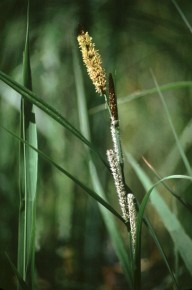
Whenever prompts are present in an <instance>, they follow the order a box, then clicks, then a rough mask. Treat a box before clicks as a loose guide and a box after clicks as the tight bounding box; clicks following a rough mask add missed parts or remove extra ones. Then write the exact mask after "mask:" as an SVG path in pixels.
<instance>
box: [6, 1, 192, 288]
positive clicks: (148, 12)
mask: <svg viewBox="0 0 192 290" xmlns="http://www.w3.org/2000/svg"><path fill="white" fill-rule="evenodd" d="M31 2H32V3H31V8H30V54H31V66H32V79H33V91H34V92H35V93H36V94H37V95H38V96H39V97H41V98H43V99H44V100H46V101H47V102H48V103H49V104H51V105H53V106H54V107H55V108H56V109H57V110H58V111H59V112H61V113H62V114H63V115H64V116H65V117H66V118H67V119H68V120H69V121H70V122H71V123H72V124H73V125H74V126H75V127H76V128H79V120H78V108H77V97H76V94H77V93H76V87H75V80H74V66H73V49H76V50H77V51H78V44H77V41H76V27H77V25H78V24H79V23H82V24H83V25H84V26H85V27H86V28H87V30H88V31H89V33H90V35H91V36H92V37H93V39H94V42H95V43H96V45H97V48H98V49H99V51H100V53H101V55H102V58H103V65H104V67H105V69H106V72H107V73H109V72H112V73H113V74H114V75H115V83H116V90H117V95H118V100H119V116H120V127H121V137H122V143H123V149H124V151H127V152H129V153H131V154H132V155H133V156H134V157H135V158H136V159H137V160H138V162H139V164H140V165H141V166H142V167H143V168H144V171H145V172H147V174H148V175H149V176H150V177H151V180H152V181H153V182H155V181H156V177H155V176H154V174H153V173H152V172H151V170H150V169H148V167H147V166H146V164H145V163H144V161H143V159H142V156H144V157H145V158H146V159H147V160H148V161H149V162H150V163H151V164H152V165H153V166H154V168H155V169H156V170H157V171H158V172H159V174H160V175H161V176H167V175H170V174H186V169H185V167H184V165H183V162H182V161H181V158H180V155H179V152H178V149H177V148H176V145H175V139H174V136H173V134H172V131H171V129H170V126H169V124H168V120H167V117H166V114H165V111H164V108H163V106H162V103H161V101H160V98H159V96H158V94H157V93H153V94H150V95H145V96H143V97H142V96H141V97H135V98H133V99H132V100H131V101H129V97H130V96H131V95H132V94H134V93H135V94H136V93H138V94H139V93H140V92H142V91H144V90H147V89H150V88H154V87H155V84H154V81H153V78H152V76H151V73H150V69H152V70H153V72H154V74H155V76H156V78H157V80H158V83H159V85H165V84H169V83H176V82H180V81H191V74H192V72H191V62H192V55H191V46H192V35H191V33H190V31H189V29H188V28H187V26H186V24H185V23H184V21H183V20H182V18H181V16H180V15H179V13H178V11H177V10H176V8H175V6H174V5H173V3H172V2H171V1H160V2H159V1H140V0H136V1H131V0H130V1H124V0H118V1H116V0H111V1H109V0H103V1H99V0H92V1H90V0H82V1H69V0H63V1H51V0H47V1H31ZM178 4H179V5H180V8H181V9H182V11H183V13H184V15H185V16H186V18H187V19H188V20H189V21H190V16H191V9H192V2H190V1H178ZM0 16H1V17H0V19H1V20H0V39H1V42H0V69H1V70H2V71H3V72H5V73H7V74H8V75H11V76H12V77H13V78H14V79H15V80H17V81H19V82H20V83H21V82H22V53H23V48H24V41H25V29H26V1H24V0H17V1H16V0H6V1H5V0H1V1H0ZM79 57H80V54H79ZM80 64H81V69H82V72H83V77H84V85H85V92H86V99H87V107H88V110H89V112H90V115H89V118H90V124H91V135H92V142H93V143H94V145H95V146H96V148H98V150H99V151H100V152H101V154H102V155H103V156H104V157H105V152H106V149H108V147H110V146H111V139H110V131H109V120H108V113H107V112H106V110H105V108H104V106H100V105H102V104H103V103H104V100H103V98H101V97H99V96H98V95H97V94H96V93H95V91H94V87H93V86H92V84H91V82H90V80H89V78H88V77H87V74H86V69H85V67H84V65H83V64H82V61H81V59H80ZM163 95H164V97H165V100H166V103H167V106H168V108H169V112H170V115H171V117H172V121H173V123H174V127H175V130H176V132H177V134H178V136H179V138H180V140H181V143H182V145H183V148H184V149H185V152H186V156H187V158H188V160H189V161H190V160H191V156H192V137H191V129H192V123H191V121H192V120H191V106H192V83H191V84H190V83H188V85H186V86H183V87H178V89H174V90H169V91H164V92H163ZM0 96H1V98H0V110H1V111H0V121H1V125H3V126H5V127H7V128H9V129H11V130H12V131H14V132H16V133H18V132H19V106H20V97H19V96H18V94H17V93H16V92H15V91H13V90H11V89H10V88H9V87H8V86H6V85H5V84H3V83H2V82H1V83H0ZM126 100H127V101H126ZM98 106H99V107H98ZM96 109H97V110H96ZM36 113H37V117H36V121H37V126H38V138H39V142H38V143H39V148H40V149H41V150H43V151H44V152H46V154H47V155H48V156H50V157H51V158H52V159H54V160H55V161H56V162H58V163H60V164H61V165H62V166H63V167H64V168H67V170H68V171H69V172H71V173H73V174H74V176H76V177H78V179H80V180H82V181H84V182H85V183H86V184H87V185H88V186H90V187H91V186H92V185H91V181H90V176H89V171H88V161H89V160H88V158H87V151H86V150H85V148H84V146H83V145H82V144H81V142H79V140H77V139H76V138H75V137H74V136H72V135H71V134H70V133H69V132H67V131H65V130H64V129H63V128H62V127H61V126H59V125H58V124H56V122H54V121H52V120H51V119H50V118H49V117H48V116H46V115H45V114H44V113H43V112H41V111H40V110H38V109H37V110H36ZM0 134H1V137H0V138H1V139H0V140H1V150H0V201H1V210H0V245H1V253H2V254H1V256H0V265H1V269H3V271H2V270H1V271H0V287H1V288H3V289H5V290H6V289H10V290H12V289H15V284H14V277H13V274H12V273H11V270H10V267H9V265H8V263H7V262H6V260H5V258H4V256H3V251H6V252H7V253H9V256H10V257H11V258H12V260H13V261H14V262H15V263H16V250H17V227H18V208H19V186H18V180H19V176H18V166H19V165H18V156H19V144H18V141H17V140H14V138H13V137H11V136H10V135H8V134H7V133H6V132H4V131H3V130H2V129H1V132H0ZM95 162H96V165H97V167H98V169H99V171H98V172H101V179H102V182H103V186H104V188H105V190H106V192H107V194H108V196H109V198H110V201H111V203H112V204H113V205H114V206H115V207H116V208H117V209H118V203H117V198H116V195H115V189H114V185H113V182H112V178H111V176H110V175H109V173H108V172H107V171H106V170H105V169H104V168H103V165H102V164H101V162H100V161H99V160H96V161H95ZM125 164H126V180H127V183H128V185H129V186H130V187H131V188H132V190H133V192H134V193H135V194H136V195H137V197H138V198H139V199H140V200H141V198H142V197H143V196H144V193H145V190H144V188H143V186H142V184H141V183H140V181H139V180H138V178H137V176H136V175H135V173H134V171H133V169H132V168H131V166H130V164H129V163H128V162H125ZM169 185H170V186H172V187H173V189H174V191H175V192H176V193H177V194H178V195H180V196H182V197H184V198H185V199H186V200H187V201H188V202H191V203H192V197H191V185H190V186H189V183H187V182H186V181H174V182H173V181H171V182H169ZM160 192H161V193H162V195H163V196H164V197H165V198H166V201H167V203H168V205H169V206H170V207H171V209H172V211H174V212H175V213H177V215H178V218H179V219H180V221H181V222H182V224H183V226H184V228H185V230H186V232H187V233H188V235H189V236H190V237H191V238H192V233H191V215H190V213H188V212H187V211H186V210H185V208H184V207H183V206H182V205H181V204H179V203H178V202H177V201H175V200H174V199H173V198H172V197H171V195H170V194H169V193H168V192H167V191H166V190H165V189H164V188H163V187H161V188H160ZM37 195H38V209H37V241H36V244H37V253H36V259H37V275H38V277H39V285H40V286H39V288H40V289H56V290H60V289H97V290H104V289H106V290H108V289H109V290H110V289H121V290H123V289H127V287H126V282H125V281H124V276H123V274H122V270H121V268H120V266H119V263H118V261H117V258H116V255H115V253H114V250H113V249H112V245H111V242H110V239H109V237H108V235H107V233H106V229H105V226H104V223H103V221H102V218H101V215H100V213H99V211H98V208H97V205H96V204H95V202H94V201H93V200H91V199H90V198H87V195H85V194H84V193H83V192H82V190H81V189H80V188H79V187H77V186H76V185H75V184H74V183H73V182H72V181H70V180H69V179H68V178H67V177H65V176H64V175H61V173H59V172H58V171H57V170H56V169H54V168H52V167H51V166H50V165H49V164H48V163H47V162H46V161H44V160H42V159H41V158H40V160H39V177H38V189H37ZM147 213H148V216H149V218H150V219H151V221H152V224H153V225H154V227H155V229H156V231H157V233H158V237H159V239H160V241H161V243H162V245H163V247H164V249H165V252H166V254H167V256H168V258H169V260H170V263H171V264H172V265H173V266H174V263H175V258H174V255H173V244H172V241H171V239H170V236H169V234H168V233H167V232H166V230H165V229H164V226H163V225H162V223H161V220H160V219H159V217H158V215H157V214H156V212H155V210H154V209H153V207H152V206H151V205H149V206H148V210H147ZM122 236H123V237H125V236H126V232H125V233H124V232H123V230H122ZM125 238H126V237H125ZM142 247H143V249H142V257H143V259H142V267H143V268H142V269H143V272H142V274H143V289H172V288H169V286H166V285H169V276H168V273H167V270H166V267H165V266H164V264H163V263H162V262H161V257H160V255H159V253H158V251H157V249H156V247H155V245H154V242H153V241H152V240H151V237H150V236H149V235H148V233H146V232H145V230H144V232H143V239H142ZM180 265H181V267H180V268H179V271H180V275H181V281H183V286H184V287H192V279H191V276H190V274H188V272H187V271H186V269H185V267H184V265H183V263H181V264H180ZM158 285H159V286H158ZM155 287H156V288H155ZM158 287H159V288H158Z"/></svg>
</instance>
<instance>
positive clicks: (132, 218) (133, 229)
mask: <svg viewBox="0 0 192 290" xmlns="http://www.w3.org/2000/svg"><path fill="white" fill-rule="evenodd" d="M134 199H135V197H134V195H133V194H132V193H129V194H128V195H127V204H128V209H129V221H130V228H131V240H132V249H133V254H134V253H135V244H136V217H137V213H136V208H135V203H134Z"/></svg>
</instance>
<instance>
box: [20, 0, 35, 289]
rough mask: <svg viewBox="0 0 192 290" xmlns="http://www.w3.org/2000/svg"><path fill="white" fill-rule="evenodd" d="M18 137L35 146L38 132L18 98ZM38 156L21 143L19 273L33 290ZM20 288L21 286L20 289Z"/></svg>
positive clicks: (26, 78)
mask: <svg viewBox="0 0 192 290" xmlns="http://www.w3.org/2000/svg"><path fill="white" fill-rule="evenodd" d="M23 83H24V85H25V86H26V87H27V88H29V89H30V90H32V79H31V68H30V56H29V2H28V9H27V29H26V42H25V49H24V54H23ZM21 138H22V139H23V140H24V141H26V142H28V143H29V144H31V145H32V146H34V147H37V130H36V122H35V114H34V111H33V105H32V104H31V103H30V102H29V101H27V100H25V99H24V98H23V97H22V99H21ZM37 166H38V154H37V152H35V151H34V150H32V148H30V147H29V146H26V144H25V143H23V142H20V209H19V235H18V262H17V265H18V271H19V273H20V274H21V275H22V278H23V279H24V280H25V281H26V282H27V284H28V285H30V288H31V289H34V272H35V271H34V257H35V213H36V186H37ZM19 289H20V287H19Z"/></svg>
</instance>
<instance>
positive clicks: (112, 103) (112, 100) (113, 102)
mask: <svg viewBox="0 0 192 290" xmlns="http://www.w3.org/2000/svg"><path fill="white" fill-rule="evenodd" d="M109 107H110V111H111V116H112V118H113V119H114V121H118V119H119V118H118V109H117V97H116V94H115V86H114V82H113V77H112V74H111V73H110V74H109Z"/></svg>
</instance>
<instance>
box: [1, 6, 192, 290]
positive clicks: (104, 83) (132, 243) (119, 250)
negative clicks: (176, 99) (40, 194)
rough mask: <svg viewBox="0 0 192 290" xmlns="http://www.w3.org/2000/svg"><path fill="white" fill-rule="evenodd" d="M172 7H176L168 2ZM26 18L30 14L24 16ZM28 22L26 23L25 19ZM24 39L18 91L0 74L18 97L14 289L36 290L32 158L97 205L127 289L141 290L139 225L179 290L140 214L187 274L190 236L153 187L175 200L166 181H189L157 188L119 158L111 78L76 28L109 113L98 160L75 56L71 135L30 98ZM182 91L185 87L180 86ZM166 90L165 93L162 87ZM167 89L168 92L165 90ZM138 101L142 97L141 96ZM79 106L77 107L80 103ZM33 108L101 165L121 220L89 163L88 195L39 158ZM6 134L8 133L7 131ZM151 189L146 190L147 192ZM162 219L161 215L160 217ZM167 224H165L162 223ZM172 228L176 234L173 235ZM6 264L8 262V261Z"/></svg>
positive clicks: (138, 169) (46, 106) (34, 166)
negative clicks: (167, 241) (131, 180)
mask: <svg viewBox="0 0 192 290" xmlns="http://www.w3.org/2000/svg"><path fill="white" fill-rule="evenodd" d="M173 2H175V1H173ZM28 12H29V11H28ZM28 22H29V19H28ZM28 32H29V31H28V25H27V33H26V44H25V50H24V64H23V74H24V81H23V85H21V84H19V83H17V82H16V81H14V80H13V79H12V78H11V77H9V76H7V75H6V74H4V73H3V72H0V79H1V80H2V81H3V82H5V83H6V84H7V85H8V86H10V87H12V88H13V89H14V90H15V91H17V92H19V93H20V94H21V95H22V99H21V135H20V137H18V136H16V135H15V134H14V133H12V132H11V134H12V135H13V136H14V138H16V139H18V140H19V142H20V172H21V174H20V188H21V192H20V210H19V234H18V262H17V269H16V268H15V267H14V265H13V263H12V262H11V261H10V264H11V266H12V268H13V269H14V272H15V274H16V276H17V278H18V280H19V286H18V289H31V290H33V289H36V288H35V280H36V279H35V266H34V265H35V263H34V257H35V247H34V244H35V231H36V229H35V209H36V182H37V156H38V155H39V156H40V157H42V158H44V159H45V160H46V161H47V162H49V163H50V164H51V165H52V166H53V167H55V168H57V170H59V171H60V172H61V173H63V174H65V175H66V176H67V177H68V178H70V179H71V180H72V181H73V182H74V183H75V184H77V185H78V186H79V187H81V188H82V189H83V191H84V192H86V193H87V194H88V195H89V196H91V198H93V199H94V200H95V201H96V202H98V204H99V208H100V212H101V214H102V217H103V220H104V222H105V225H106V228H107V230H108V233H109V235H110V238H111V240H112V243H113V246H114V249H115V251H116V254H117V256H118V258H119V261H120V263H121V265H122V269H123V272H124V274H125V277H126V280H127V284H128V286H129V288H130V289H132V290H140V289H141V288H142V279H141V242H142V234H141V230H142V225H143V224H144V225H145V226H146V228H147V230H148V231H149V233H150V234H151V236H152V238H153V239H154V241H155V243H156V245H157V247H158V249H159V251H160V253H161V255H162V258H163V260H164V262H165V264H166V266H167V269H168V271H169V273H170V275H171V278H172V285H173V288H174V289H181V288H182V287H181V285H180V283H179V279H178V277H177V276H175V273H174V271H173V270H172V268H171V266H170V264H169V262H168V259H167V257H166V254H165V252H164V250H163V247H162V245H161V243H160V241H159V239H158V238H157V236H156V233H155V231H154V229H153V227H152V226H151V224H150V222H149V220H148V219H147V218H146V217H145V215H144V213H145V208H146V206H147V203H148V201H149V199H150V200H151V201H152V203H153V205H154V207H155V208H156V210H157V212H158V214H159V215H160V217H161V218H162V221H163V223H164V224H165V225H166V228H167V230H168V232H169V233H170V235H171V238H172V240H173V241H174V244H175V245H176V247H177V251H178V253H179V254H180V255H181V257H182V258H183V260H184V262H185V265H186V267H187V269H188V270H189V272H190V271H191V269H192V265H191V259H190V255H187V254H186V253H187V252H186V248H187V249H188V250H191V249H192V242H191V239H190V238H189V236H188V235H187V234H186V233H185V231H184V229H183V227H182V225H181V223H180V222H179V220H178V219H177V217H175V215H174V214H173V213H171V211H170V209H169V208H168V206H167V205H166V203H165V201H164V200H163V199H162V198H161V196H160V195H159V193H158V191H157V190H156V186H157V185H159V184H163V185H164V186H166V188H168V190H169V191H170V192H171V193H173V195H174V196H175V197H176V198H177V195H176V194H175V193H174V192H173V191H172V189H170V188H169V187H168V186H167V184H166V182H167V180H169V179H186V180H189V181H191V177H190V176H184V175H174V176H169V177H166V178H163V179H161V177H160V178H159V179H160V180H159V181H158V182H157V183H156V184H152V182H151V181H150V180H149V178H148V176H147V175H146V174H145V173H144V172H143V170H142V169H141V167H140V166H139V165H138V163H137V162H136V161H135V159H134V158H133V157H132V156H131V155H130V154H129V153H127V152H125V153H124V154H123V150H122V145H121V136H120V122H119V113H118V102H117V95H116V91H115V86H114V81H113V75H112V74H111V73H110V74H109V76H108V77H107V74H106V72H105V70H104V69H103V66H102V59H101V56H100V54H99V52H98V50H96V47H95V44H94V43H93V41H92V38H91V37H90V35H89V33H88V32H87V31H85V30H84V28H82V27H80V28H79V31H78V37H77V39H78V43H79V47H80V49H81V52H82V57H83V61H84V64H85V65H86V68H87V72H88V75H89V77H90V78H91V80H92V82H93V84H94V86H95V89H96V92H97V93H98V94H99V95H101V96H103V97H104V102H105V106H106V107H107V109H108V113H109V119H110V127H109V130H110V132H111V143H112V146H111V148H109V149H107V150H106V157H107V159H108V162H106V160H105V158H103V157H102V156H101V155H100V154H99V153H98V151H97V149H96V148H95V146H94V145H93V144H92V143H91V138H90V136H91V134H90V130H89V124H88V118H87V117H86V115H87V111H86V100H85V96H84V90H83V86H81V83H80V82H81V81H80V80H81V78H82V75H81V70H79V68H78V56H77V54H76V52H75V51H74V55H73V56H74V57H73V60H74V72H75V79H76V86H77V87H78V89H77V97H78V104H79V117H80V127H81V132H80V131H79V130H78V129H76V128H75V127H74V126H73V125H72V124H71V123H70V122H69V121H68V120H67V119H66V118H64V117H63V116H62V114H60V113H59V112H57V111H56V110H55V108H54V107H52V106H50V105H49V104H47V103H46V102H45V101H44V100H42V99H41V98H39V97H38V96H37V95H36V94H35V93H33V92H32V81H31V70H30V57H29V33H28ZM154 82H155V85H156V88H155V89H153V91H154V90H155V91H157V92H159V95H160V98H161V101H162V104H163V106H164V110H165V112H166V114H167V117H168V121H169V124H170V127H171V129H172V132H173V135H174V137H175V140H176V143H177V146H178V148H179V152H180V155H181V156H182V158H183V162H184V164H185V166H186V169H187V171H188V174H189V175H190V173H191V170H190V164H189V162H188V160H187V158H186V156H185V154H184V152H183V151H182V146H181V145H180V142H179V138H178V136H177V134H176V132H175V130H174V126H173V123H172V121H171V118H170V115H169V112H168V110H167V107H166V103H165V102H164V99H163V96H162V94H161V90H160V88H159V86H158V84H157V81H156V79H155V78H154ZM182 85H185V84H182ZM163 88H164V89H165V87H163ZM168 89H170V86H168ZM141 95H142V94H141ZM83 98H84V101H83V102H82V99H83ZM33 105H36V106H37V107H39V108H40V109H41V110H43V111H44V112H45V113H47V114H48V116H49V117H50V118H52V119H53V120H55V121H56V122H58V123H59V124H60V125H61V126H62V127H64V128H66V129H67V130H68V131H69V132H70V133H71V134H73V135H74V136H76V138H78V140H79V141H81V142H82V143H83V144H85V145H86V150H87V149H88V151H89V153H90V152H92V153H94V154H95V155H96V156H97V157H98V158H99V159H100V160H101V162H102V163H103V164H104V166H105V167H106V169H107V170H108V171H109V172H110V173H111V177H112V178H113V181H114V188H115V191H116V193H117V197H118V200H119V206H120V209H121V214H119V213H118V212H117V211H116V210H115V209H114V208H113V207H112V206H111V205H110V203H109V202H108V199H107V197H106V195H105V191H104V190H103V188H102V184H101V182H100V179H99V174H98V172H97V170H96V166H95V164H94V161H93V159H92V158H91V154H90V160H89V170H90V174H91V179H92V185H93V188H94V189H93V190H92V189H90V188H89V187H88V186H87V185H86V184H85V183H83V182H81V181H80V180H78V179H77V178H76V177H75V176H74V175H73V174H70V173H69V172H68V170H66V169H64V168H63V167H62V166H60V165H59V164H58V163H57V162H55V161H54V160H52V159H51V158H50V157H48V156H47V155H46V154H45V153H44V152H42V151H40V150H39V149H38V148H37V132H36V124H35V115H34V111H33ZM7 132H10V131H7ZM125 160H126V161H128V162H129V163H130V165H131V166H132V168H133V170H134V171H135V172H136V174H137V176H138V179H139V180H140V181H141V182H142V184H143V186H144V188H145V190H146V192H147V193H146V195H145V196H144V199H143V201H142V203H141V204H139V202H138V201H137V198H136V196H135V194H133V192H132V190H131V189H130V188H129V187H128V186H127V184H126V178H125V173H124V162H125ZM149 188H150V189H149ZM178 200H179V201H181V202H182V204H183V205H184V206H185V207H186V208H188V209H190V207H189V206H188V204H187V203H186V202H185V200H183V199H181V198H180V199H178ZM163 213H166V214H164V215H163ZM114 217H116V218H117V219H118V220H119V222H121V223H123V225H124V226H125V228H126V230H127V240H128V243H127V244H128V247H127V248H126V246H125V244H124V243H123V240H122V238H121V236H120V234H119V232H118V227H117V224H116V220H115V218H114ZM167 218H168V221H167ZM173 226H174V229H175V231H173ZM180 236H182V238H183V240H181V238H180ZM8 259H9V258H8Z"/></svg>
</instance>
